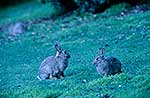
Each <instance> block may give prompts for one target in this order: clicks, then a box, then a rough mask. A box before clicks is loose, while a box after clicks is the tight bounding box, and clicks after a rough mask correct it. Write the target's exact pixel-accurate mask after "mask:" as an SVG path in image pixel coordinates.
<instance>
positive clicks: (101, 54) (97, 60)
mask: <svg viewBox="0 0 150 98" xmlns="http://www.w3.org/2000/svg"><path fill="white" fill-rule="evenodd" d="M104 60H105V57H104V48H99V56H97V57H96V58H95V59H94V61H93V62H92V64H93V65H95V66H97V65H98V64H100V63H102V62H103V61H104Z"/></svg>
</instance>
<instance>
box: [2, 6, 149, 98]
mask: <svg viewBox="0 0 150 98" xmlns="http://www.w3.org/2000/svg"><path fill="white" fill-rule="evenodd" d="M116 6H117V5H116ZM119 7H121V6H120V5H119ZM113 9H114V10H115V9H116V7H112V8H110V9H108V10H106V12H107V13H106V12H104V13H102V14H97V17H96V18H95V17H93V16H90V15H83V16H82V17H80V16H75V15H72V16H69V17H65V18H63V19H62V18H58V19H56V20H55V21H53V22H51V21H45V22H43V23H39V24H34V25H32V26H30V28H29V30H28V31H27V32H25V33H24V34H22V35H20V36H17V37H15V38H13V39H12V40H8V38H7V36H3V37H2V39H1V40H0V45H1V46H0V57H1V58H0V97H2V98H56V97H58V98H99V97H100V96H101V95H102V94H103V95H105V94H108V95H110V96H113V97H114V98H149V97H150V95H149V93H150V76H149V74H150V52H149V50H150V44H149V43H150V36H149V34H150V19H149V17H150V12H149V11H147V12H144V13H134V14H128V15H126V16H123V17H122V16H118V13H120V10H116V11H115V12H112V11H113ZM120 9H121V8H120ZM111 10H112V11H111ZM114 13H116V14H114ZM104 16H107V17H104ZM33 32H34V33H35V34H33ZM55 41H59V42H60V43H61V45H62V47H63V48H64V49H67V50H68V51H69V52H70V54H71V58H70V60H69V66H68V68H67V69H66V70H65V78H63V79H58V80H44V81H39V80H38V79H37V78H36V76H37V73H38V68H39V66H40V63H41V62H42V60H44V58H46V57H48V56H50V55H55V49H54V48H53V44H54V43H55ZM106 44H107V45H108V47H106V56H109V55H113V56H115V57H117V58H118V59H120V61H121V62H122V64H123V65H122V71H123V73H121V74H117V75H114V76H109V77H102V76H100V75H98V74H97V72H96V69H95V67H94V66H93V65H92V64H91V62H92V61H93V59H94V58H95V56H97V55H98V54H97V52H98V49H99V48H100V47H104V46H105V45H106ZM85 80H86V82H83V81H85Z"/></svg>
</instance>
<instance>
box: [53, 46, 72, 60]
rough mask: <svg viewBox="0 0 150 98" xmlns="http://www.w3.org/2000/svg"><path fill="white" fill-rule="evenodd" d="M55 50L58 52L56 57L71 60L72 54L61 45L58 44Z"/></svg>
mask: <svg viewBox="0 0 150 98" xmlns="http://www.w3.org/2000/svg"><path fill="white" fill-rule="evenodd" d="M55 49H56V51H57V53H56V56H55V57H57V58H62V59H69V58H70V54H69V53H68V52H67V51H66V50H62V49H61V46H60V44H58V43H56V44H55Z"/></svg>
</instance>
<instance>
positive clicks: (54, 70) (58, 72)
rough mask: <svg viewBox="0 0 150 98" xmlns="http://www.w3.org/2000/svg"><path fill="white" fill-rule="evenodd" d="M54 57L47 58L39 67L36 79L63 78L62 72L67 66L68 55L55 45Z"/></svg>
mask: <svg viewBox="0 0 150 98" xmlns="http://www.w3.org/2000/svg"><path fill="white" fill-rule="evenodd" d="M55 49H56V51H57V53H56V56H50V57H47V58H46V59H45V60H44V61H43V62H42V63H41V65H40V68H39V72H38V76H37V78H38V79H40V80H45V79H50V78H62V77H64V70H65V69H66V68H67V66H68V59H69V58H70V54H69V53H67V52H66V51H65V50H62V49H61V47H60V45H59V44H58V43H56V44H55Z"/></svg>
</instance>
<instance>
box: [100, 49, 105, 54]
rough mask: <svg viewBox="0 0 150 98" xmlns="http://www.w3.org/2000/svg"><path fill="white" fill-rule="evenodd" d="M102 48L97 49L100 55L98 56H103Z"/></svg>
mask: <svg viewBox="0 0 150 98" xmlns="http://www.w3.org/2000/svg"><path fill="white" fill-rule="evenodd" d="M104 50H105V49H104V48H99V53H100V56H104Z"/></svg>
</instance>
